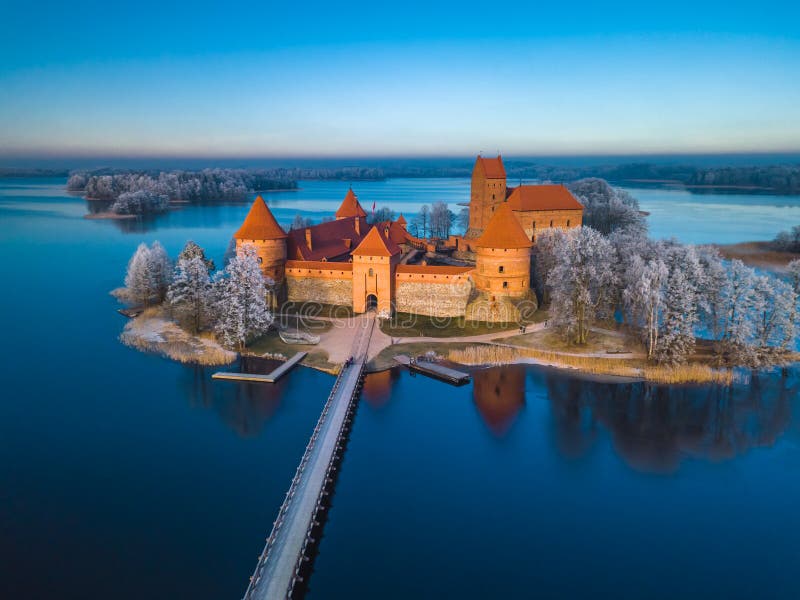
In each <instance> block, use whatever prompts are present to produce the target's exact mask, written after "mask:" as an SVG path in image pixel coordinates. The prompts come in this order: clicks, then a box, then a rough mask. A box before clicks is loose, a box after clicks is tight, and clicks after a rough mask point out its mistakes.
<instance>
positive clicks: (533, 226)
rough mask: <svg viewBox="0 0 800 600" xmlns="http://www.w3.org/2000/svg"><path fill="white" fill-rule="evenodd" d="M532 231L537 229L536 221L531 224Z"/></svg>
mask: <svg viewBox="0 0 800 600" xmlns="http://www.w3.org/2000/svg"><path fill="white" fill-rule="evenodd" d="M531 229H536V221H534V222H533V223H531Z"/></svg>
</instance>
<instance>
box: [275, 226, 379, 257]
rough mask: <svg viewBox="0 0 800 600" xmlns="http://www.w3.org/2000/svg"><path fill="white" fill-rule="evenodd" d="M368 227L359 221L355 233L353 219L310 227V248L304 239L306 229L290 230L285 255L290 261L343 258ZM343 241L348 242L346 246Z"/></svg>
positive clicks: (356, 243)
mask: <svg viewBox="0 0 800 600" xmlns="http://www.w3.org/2000/svg"><path fill="white" fill-rule="evenodd" d="M367 227H368V225H367V224H366V223H364V222H363V220H362V221H361V226H360V227H359V230H360V232H361V233H359V232H358V231H356V220H355V218H354V217H351V218H345V219H337V220H336V221H328V222H326V223H320V224H319V225H312V226H311V227H309V228H308V229H310V230H311V247H309V245H308V240H307V239H306V228H303V229H292V230H291V231H290V232H289V239H288V243H287V248H286V250H287V253H288V257H289V259H290V260H292V259H302V260H322V259H323V258H324V259H326V260H330V259H334V258H337V257H345V256H348V255H349V254H350V251H351V250H352V249H353V248H355V247H356V246H357V245H358V243H359V242H360V241H361V240H362V239H364V236H365V235H366V233H367ZM345 240H350V245H348V244H347V243H346V242H345Z"/></svg>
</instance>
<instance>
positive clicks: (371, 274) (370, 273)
mask: <svg viewBox="0 0 800 600" xmlns="http://www.w3.org/2000/svg"><path fill="white" fill-rule="evenodd" d="M374 274H375V273H374V272H373V271H372V267H370V269H369V276H370V277H372V276H373V275H374Z"/></svg>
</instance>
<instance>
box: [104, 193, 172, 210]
mask: <svg viewBox="0 0 800 600" xmlns="http://www.w3.org/2000/svg"><path fill="white" fill-rule="evenodd" d="M168 208H169V197H168V196H167V195H166V194H158V193H156V192H152V191H149V190H138V191H135V192H123V193H121V194H120V195H119V196H118V197H117V199H116V200H115V201H114V202H113V203H112V204H111V207H110V209H109V210H111V212H115V213H118V214H120V215H144V214H148V213H159V212H164V211H165V210H167V209H168Z"/></svg>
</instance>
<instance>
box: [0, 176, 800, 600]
mask: <svg viewBox="0 0 800 600" xmlns="http://www.w3.org/2000/svg"><path fill="white" fill-rule="evenodd" d="M468 185H469V182H468V181H467V180H389V181H386V182H376V183H367V182H364V183H361V184H359V193H360V195H361V196H362V197H363V198H365V199H367V200H368V201H369V202H372V201H373V200H375V201H376V202H377V204H378V205H379V206H381V205H383V204H389V203H391V205H392V206H393V207H394V208H396V210H398V211H403V212H404V214H407V213H413V212H414V210H415V208H414V207H415V205H417V204H416V203H417V202H418V201H417V200H416V199H417V198H423V197H424V198H425V202H431V201H434V200H439V199H441V200H445V201H448V202H451V203H455V202H459V201H462V200H463V198H464V197H465V192H466V190H467V189H468ZM63 186H64V181H63V180H13V179H9V180H2V181H0V215H2V216H1V217H0V248H2V257H3V260H2V261H0V264H1V265H2V266H0V269H2V277H3V280H4V281H5V282H6V283H7V289H6V293H5V294H3V295H2V296H0V298H2V300H0V302H1V303H2V305H1V306H0V308H1V309H2V310H1V311H0V313H1V314H2V317H1V318H2V319H3V330H4V332H5V343H4V345H3V361H2V364H3V365H4V367H3V377H4V380H5V385H6V388H5V393H4V394H3V398H2V400H0V457H2V460H0V490H2V492H0V528H1V530H2V532H3V535H2V537H1V538H0V540H1V541H0V553H1V556H2V559H3V560H2V565H3V566H2V567H0V593H2V595H3V597H12V598H16V597H43V596H47V595H52V596H57V597H80V596H84V597H85V596H87V595H89V596H91V597H115V598H141V597H150V598H162V597H163V598H174V597H194V598H236V597H241V595H242V593H243V592H244V584H245V583H246V581H247V577H248V576H249V574H250V572H251V570H252V567H253V564H254V562H255V558H256V556H257V555H258V553H259V552H260V550H261V548H262V546H263V543H264V536H265V535H266V532H268V531H269V528H270V525H271V522H272V519H273V518H274V514H275V510H276V508H277V506H278V505H279V504H280V502H281V500H282V498H283V495H284V493H285V491H286V486H287V482H288V481H289V480H290V478H291V476H292V474H293V472H294V469H295V467H296V464H297V460H298V458H299V456H300V455H301V454H302V451H303V448H304V446H305V444H306V441H307V439H308V435H309V432H310V431H311V429H312V428H313V426H314V423H315V422H316V419H317V416H318V414H319V411H320V408H321V406H322V403H323V402H324V400H325V395H326V393H327V389H328V388H329V387H330V385H331V383H332V378H331V377H330V376H328V375H325V374H323V373H320V372H317V371H314V370H311V369H295V370H294V371H293V372H292V373H290V374H289V375H288V376H287V377H286V378H285V379H283V380H281V381H280V382H279V383H278V384H276V385H274V386H258V385H242V384H235V383H218V382H214V383H212V381H211V379H210V374H211V371H212V369H203V368H198V367H191V366H183V365H179V364H177V363H173V362H171V361H169V360H166V359H163V358H160V357H157V356H153V355H147V354H143V353H139V352H137V351H135V350H133V349H130V348H127V347H125V346H123V345H122V344H120V343H119V341H118V339H117V337H118V334H119V331H120V329H121V327H122V325H123V324H124V319H123V317H121V316H120V315H118V314H117V313H116V312H115V309H116V308H117V306H118V305H117V303H116V301H115V299H114V298H112V297H111V296H109V295H108V291H109V290H111V289H113V288H114V287H117V286H118V285H119V284H120V278H121V273H122V272H123V271H124V266H125V263H126V262H127V260H128V258H129V256H130V255H131V253H132V251H133V250H134V248H135V247H136V246H137V245H138V243H139V242H140V241H142V240H145V241H148V242H151V241H153V240H155V239H158V240H160V241H161V242H162V243H164V245H165V246H166V247H167V249H168V250H169V251H170V253H171V254H173V255H174V254H175V253H176V252H177V251H178V250H179V249H180V247H181V246H182V245H183V243H184V242H185V241H186V240H187V239H193V240H195V241H196V242H198V243H199V244H201V245H202V246H203V247H205V248H206V249H208V250H209V252H210V253H211V254H212V255H213V258H214V259H215V260H219V261H221V260H222V255H223V252H224V251H225V248H226V246H227V244H228V241H229V239H230V234H231V232H232V231H233V230H235V228H236V227H237V226H238V225H239V224H240V223H241V221H242V219H243V217H244V215H245V213H246V211H247V209H248V207H249V203H244V204H227V205H221V206H207V207H192V208H187V209H184V210H178V211H173V212H170V213H168V214H167V215H164V216H162V217H159V218H158V219H156V220H153V221H149V222H136V221H91V220H86V219H84V218H83V216H84V215H85V213H86V210H87V208H86V203H85V202H84V201H83V200H81V199H79V198H74V197H69V196H67V195H65V194H64V192H63ZM346 186H347V184H346V183H343V182H303V183H302V185H301V187H302V188H303V192H301V194H298V193H297V192H287V193H277V194H274V196H269V197H268V198H269V199H270V200H271V202H272V203H271V207H274V210H275V214H276V216H277V217H278V219H279V220H281V222H282V223H286V222H289V221H291V219H292V218H293V217H294V215H295V213H296V212H297V203H298V202H300V201H302V202H303V206H304V208H305V210H307V211H315V214H314V215H313V216H314V217H318V216H321V215H324V214H325V213H326V211H330V210H332V209H335V207H336V206H337V205H338V203H339V202H340V201H341V197H342V191H343V190H345V189H346ZM635 193H636V195H637V197H639V199H640V201H641V202H642V208H643V209H644V210H647V211H649V212H650V213H651V217H650V224H651V233H652V235H654V236H655V237H664V236H669V235H675V236H676V237H678V238H680V239H682V240H683V241H686V242H712V241H714V242H720V243H724V242H731V243H733V242H739V241H747V240H758V239H770V238H771V237H773V236H774V235H775V233H777V231H780V230H781V229H784V228H785V227H786V225H787V223H796V222H800V198H797V197H782V198H776V197H766V196H752V195H748V196H741V197H740V196H735V195H731V196H726V195H704V196H689V195H688V194H681V193H679V192H672V191H661V190H646V191H643V192H641V193H639V192H635ZM307 216H311V215H310V214H308V215H307ZM743 224H746V225H745V226H743ZM745 227H746V229H745ZM798 386H800V373H798V370H797V368H793V369H789V370H788V371H785V372H781V371H776V372H774V373H771V374H765V375H761V376H759V377H758V378H755V379H753V380H752V381H751V384H750V385H749V386H743V385H738V386H734V387H733V388H723V387H715V386H694V387H680V388H667V387H663V386H653V385H648V384H642V383H626V384H609V383H598V382H596V381H592V380H591V379H588V378H580V377H572V376H569V375H567V374H564V373H562V372H556V371H554V370H551V369H547V368H539V367H531V366H519V365H517V366H508V367H502V368H492V369H487V370H481V371H477V372H476V373H474V381H473V383H472V384H470V385H468V386H464V387H460V388H453V387H449V386H445V385H444V384H442V383H439V382H436V381H432V380H429V379H426V378H424V377H413V376H411V375H410V374H409V373H408V372H406V371H402V370H393V371H386V372H383V373H379V374H376V375H374V376H370V377H369V378H368V380H367V383H366V386H365V390H364V394H363V396H362V400H361V403H360V406H359V409H358V412H357V414H356V418H355V422H354V425H353V431H352V435H351V440H350V444H349V446H348V450H347V454H346V456H345V459H344V463H343V469H342V474H341V476H340V478H339V482H338V485H337V488H336V494H335V497H334V500H333V508H332V510H331V513H330V520H329V522H328V524H327V526H326V529H325V536H324V538H323V541H322V544H321V546H320V554H319V556H318V558H317V560H316V563H315V573H314V575H313V579H312V581H311V594H310V596H311V597H312V598H336V597H356V598H369V597H376V596H379V597H396V598H407V597H421V598H422V597H430V598H439V597H462V598H466V597H475V598H479V597H487V596H495V597H508V596H512V595H514V592H515V590H519V589H531V590H537V592H538V593H539V594H541V595H543V596H549V597H552V596H588V595H590V594H591V595H603V596H609V597H622V598H627V597H630V598H634V597H637V598H638V597H656V598H659V597H663V598H668V597H675V596H678V595H691V596H696V597H709V596H720V597H754V596H756V597H760V596H768V597H779V598H794V597H797V596H798V594H799V593H800V584H798V581H797V578H796V576H795V575H794V573H793V571H792V566H793V565H795V564H797V560H798V556H797V547H798V545H797V539H798V535H800V517H799V516H798V512H797V506H798V505H800V481H798V479H797V477H796V476H795V475H794V474H795V473H796V471H797V467H798V466H800V421H799V420H798V416H797V413H798V409H800V400H798V389H799V388H798ZM87 590H91V592H90V593H87ZM687 590H688V591H689V592H690V593H687Z"/></svg>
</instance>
